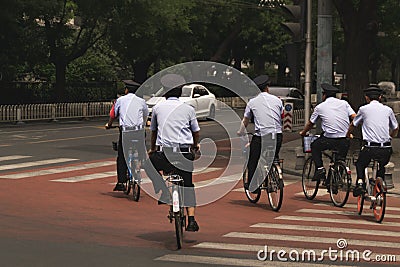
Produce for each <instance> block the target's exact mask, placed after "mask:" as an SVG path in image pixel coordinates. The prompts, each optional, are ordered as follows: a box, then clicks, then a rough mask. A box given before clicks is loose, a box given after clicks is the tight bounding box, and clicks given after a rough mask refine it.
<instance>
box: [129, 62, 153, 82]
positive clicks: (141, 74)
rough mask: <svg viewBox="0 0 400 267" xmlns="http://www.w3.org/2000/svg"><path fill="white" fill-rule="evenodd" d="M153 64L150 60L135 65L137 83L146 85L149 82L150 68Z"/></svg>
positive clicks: (134, 71)
mask: <svg viewBox="0 0 400 267" xmlns="http://www.w3.org/2000/svg"><path fill="white" fill-rule="evenodd" d="M152 63H153V61H152V60H149V59H148V60H142V61H137V62H135V63H134V64H133V73H134V75H135V81H136V82H138V83H144V82H145V81H146V80H147V77H148V72H149V68H150V66H151V64H152Z"/></svg>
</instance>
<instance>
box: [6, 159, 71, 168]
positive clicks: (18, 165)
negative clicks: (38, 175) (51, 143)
mask: <svg viewBox="0 0 400 267" xmlns="http://www.w3.org/2000/svg"><path fill="white" fill-rule="evenodd" d="M76 160H78V159H70V158H55V159H47V160H39V161H30V162H24V163H14V164H8V165H1V166H0V171H4V170H15V169H21V168H26V167H36V166H43V165H47V164H55V163H66V162H70V161H76Z"/></svg>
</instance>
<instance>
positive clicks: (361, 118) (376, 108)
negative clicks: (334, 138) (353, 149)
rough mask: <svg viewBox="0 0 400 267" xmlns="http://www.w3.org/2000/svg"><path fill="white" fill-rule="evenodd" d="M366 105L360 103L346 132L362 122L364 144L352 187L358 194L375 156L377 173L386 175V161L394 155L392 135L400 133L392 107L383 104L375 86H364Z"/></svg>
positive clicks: (379, 92) (379, 175) (380, 175)
mask: <svg viewBox="0 0 400 267" xmlns="http://www.w3.org/2000/svg"><path fill="white" fill-rule="evenodd" d="M364 93H365V100H366V102H367V105H364V106H361V107H360V109H359V110H358V112H357V116H356V117H355V118H354V120H353V122H352V123H351V124H350V127H349V129H348V132H347V136H349V137H350V135H351V133H352V132H353V130H354V128H355V127H357V126H358V125H360V124H362V128H361V129H362V135H363V140H364V143H365V144H364V146H363V147H362V149H361V151H360V153H359V156H358V160H357V163H356V171H357V181H356V187H355V188H354V190H353V195H354V196H355V197H357V196H359V195H361V194H362V193H363V192H364V190H365V189H364V188H363V182H364V181H365V172H364V170H365V168H366V167H367V166H368V164H369V162H370V161H371V159H372V158H376V159H377V160H378V162H379V169H378V172H377V176H378V177H381V178H383V179H384V178H385V165H386V164H388V162H389V160H390V156H391V155H392V152H393V151H392V146H391V138H393V137H395V136H397V133H398V131H399V125H398V122H397V120H396V117H395V115H394V113H393V110H392V109H391V108H390V107H388V106H385V105H383V104H381V103H380V102H379V101H380V100H381V98H382V93H383V91H382V90H381V89H379V88H378V87H375V86H372V87H369V88H367V89H365V90H364Z"/></svg>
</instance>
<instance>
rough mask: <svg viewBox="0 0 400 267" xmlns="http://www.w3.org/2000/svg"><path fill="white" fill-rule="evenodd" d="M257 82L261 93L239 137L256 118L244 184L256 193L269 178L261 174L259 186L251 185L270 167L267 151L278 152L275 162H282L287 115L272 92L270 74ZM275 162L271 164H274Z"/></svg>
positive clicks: (251, 105) (247, 113)
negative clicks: (253, 180) (267, 165)
mask: <svg viewBox="0 0 400 267" xmlns="http://www.w3.org/2000/svg"><path fill="white" fill-rule="evenodd" d="M254 83H255V84H256V85H257V86H258V88H259V89H260V91H261V93H260V94H258V95H257V96H256V97H255V98H253V99H251V100H250V101H249V102H248V103H247V106H246V109H245V111H244V116H243V120H242V124H241V127H240V129H239V131H238V132H237V134H238V135H243V134H244V132H245V129H246V127H247V126H248V125H249V123H250V121H251V120H252V119H254V127H255V133H254V136H253V138H252V139H251V143H250V152H249V159H248V162H247V169H248V182H247V183H245V184H244V187H245V189H246V190H247V189H250V191H252V192H254V191H257V190H258V186H259V185H260V184H261V183H262V181H263V177H265V173H261V174H259V175H257V183H254V182H253V183H251V181H252V179H253V176H254V174H255V173H256V170H260V171H264V170H263V168H262V167H263V166H265V165H266V164H268V163H267V161H268V159H267V158H266V156H267V154H268V153H267V148H269V149H270V150H273V149H275V150H274V151H272V153H273V155H272V156H273V158H272V160H274V161H279V151H280V148H281V145H282V114H283V104H282V100H280V99H279V98H278V97H276V96H274V95H271V94H269V93H268V92H269V88H268V86H269V84H270V79H269V77H268V75H260V76H258V77H256V78H254ZM270 152H271V151H270ZM272 160H271V162H270V163H272ZM259 161H261V162H259Z"/></svg>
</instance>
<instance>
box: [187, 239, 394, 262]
mask: <svg viewBox="0 0 400 267" xmlns="http://www.w3.org/2000/svg"><path fill="white" fill-rule="evenodd" d="M193 247H195V248H204V249H220V250H232V251H244V252H258V251H259V250H261V249H262V250H265V246H261V245H247V244H232V243H214V242H202V243H199V244H196V245H194V246H193ZM272 250H274V251H280V250H283V251H286V252H290V251H296V252H298V253H299V254H300V255H305V256H306V257H307V255H312V254H308V253H310V251H313V252H315V256H316V259H318V258H319V257H320V256H321V255H322V253H326V250H322V249H312V248H299V247H297V248H296V247H277V246H269V245H268V251H272ZM303 253H305V254H303ZM361 253H362V252H361ZM381 255H382V253H372V254H371V255H370V256H369V257H370V258H371V259H376V257H377V256H381ZM391 256H392V254H391ZM393 256H394V257H395V258H396V259H399V258H400V255H393ZM360 258H361V257H360ZM311 259H312V258H311ZM296 263H297V262H296ZM324 266H325V265H324Z"/></svg>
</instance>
